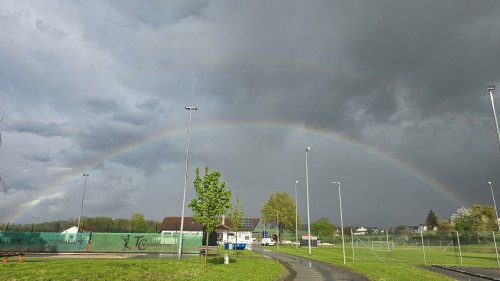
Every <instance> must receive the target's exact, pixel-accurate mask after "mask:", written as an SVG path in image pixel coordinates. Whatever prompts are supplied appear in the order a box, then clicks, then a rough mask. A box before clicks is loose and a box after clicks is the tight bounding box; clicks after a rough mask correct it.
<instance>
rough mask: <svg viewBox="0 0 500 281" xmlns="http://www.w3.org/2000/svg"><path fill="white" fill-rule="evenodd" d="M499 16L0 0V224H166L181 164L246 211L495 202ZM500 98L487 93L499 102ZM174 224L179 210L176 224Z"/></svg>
mask: <svg viewBox="0 0 500 281" xmlns="http://www.w3.org/2000/svg"><path fill="white" fill-rule="evenodd" d="M499 15H500V2H499V1H494V0H491V1H488V0H482V1H467V0H463V1H456V0H453V1H451V0H450V1H445V0H442V1H434V0H432V1H425V0H418V1H417V0H414V1H399V0H394V1H380V0H377V1H355V0H350V1H330V0H329V1H319V0H318V1H229V0H228V1H184V0H183V1H118V0H116V1H19V0H12V1H9V0H4V1H1V3H0V26H1V28H0V115H1V116H4V119H3V123H0V131H1V133H2V135H1V136H2V140H3V143H2V146H1V147H0V175H1V176H2V178H3V179H4V180H5V183H6V188H7V194H6V195H2V196H0V222H4V223H6V222H11V223H12V222H19V223H31V222H41V221H51V220H60V219H69V218H76V217H78V215H79V211H80V203H81V198H82V192H83V186H84V180H85V178H84V177H82V174H83V173H89V174H90V176H89V178H88V183H87V193H86V197H85V205H84V210H83V214H84V215H85V216H109V217H113V218H130V217H131V215H132V214H133V213H135V212H139V213H143V214H144V215H145V217H146V219H151V220H161V219H162V218H163V217H164V216H179V215H180V213H181V201H182V190H183V185H184V161H185V156H186V138H187V123H188V112H187V111H186V110H185V109H184V106H187V105H191V106H197V107H198V108H199V110H198V111H195V112H193V118H192V134H191V149H190V161H189V164H190V168H189V177H188V182H189V184H188V193H187V198H188V201H189V200H190V198H192V197H193V196H194V188H193V187H192V181H193V178H194V170H195V168H196V167H201V168H202V169H203V167H204V166H205V165H207V166H208V167H209V168H210V169H218V170H220V171H221V173H222V176H223V180H225V181H226V183H227V187H228V188H230V189H232V190H233V196H240V197H241V202H242V205H243V206H244V209H245V212H246V215H247V216H259V215H260V209H261V207H262V205H263V204H264V203H265V201H266V200H267V199H268V197H269V195H270V194H272V193H274V192H278V191H286V192H289V193H290V195H291V196H293V194H294V183H295V180H298V181H299V184H298V186H297V187H298V202H299V204H298V206H299V212H300V214H301V216H302V222H306V200H305V198H306V184H305V177H306V175H305V174H306V173H305V147H306V146H311V147H312V149H311V151H310V152H309V153H308V160H309V161H308V168H309V193H310V201H311V208H310V209H311V218H312V219H316V218H319V217H328V218H330V219H331V221H332V222H333V223H335V224H339V222H340V217H339V211H338V192H337V189H336V187H335V186H334V185H332V183H331V182H332V181H340V182H341V183H342V203H343V207H344V210H343V211H344V223H345V224H346V225H364V226H380V227H384V226H396V225H401V224H419V223H423V222H424V221H425V217H426V215H427V213H428V211H429V209H433V210H434V211H435V213H436V214H437V216H438V217H439V218H440V219H448V218H449V217H450V216H451V214H452V213H454V212H455V211H456V209H457V208H459V207H461V206H466V207H468V206H470V205H471V204H474V203H479V204H490V205H491V204H492V200H491V192H490V189H489V187H488V185H487V184H486V182H487V181H492V182H493V185H494V188H495V190H496V191H497V194H498V195H499V196H500V150H499V148H498V143H497V138H496V131H495V124H494V121H493V114H492V110H491V102H490V100H489V95H488V92H487V90H486V86H488V85H490V84H498V85H499V87H500V83H499V82H500V53H499V50H500V17H499ZM499 92H500V89H499V90H498V91H497V92H496V93H495V95H496V98H497V101H498V102H497V106H498V107H500V94H498V93H499ZM190 214H191V211H190V210H189V209H188V210H187V215H190Z"/></svg>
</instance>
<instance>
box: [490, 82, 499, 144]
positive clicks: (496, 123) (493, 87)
mask: <svg viewBox="0 0 500 281" xmlns="http://www.w3.org/2000/svg"><path fill="white" fill-rule="evenodd" d="M487 89H488V91H489V92H490V98H491V108H492V109H493V118H495V126H496V128H497V138H498V148H500V130H499V129H498V119H497V112H496V111H495V102H494V100H493V91H494V90H495V86H488V88H487Z"/></svg>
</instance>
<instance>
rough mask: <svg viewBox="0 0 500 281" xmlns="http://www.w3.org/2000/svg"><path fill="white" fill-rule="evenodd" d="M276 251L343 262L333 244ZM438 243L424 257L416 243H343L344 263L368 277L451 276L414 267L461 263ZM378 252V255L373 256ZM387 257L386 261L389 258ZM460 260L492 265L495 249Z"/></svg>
mask: <svg viewBox="0 0 500 281" xmlns="http://www.w3.org/2000/svg"><path fill="white" fill-rule="evenodd" d="M279 249H280V252H284V253H289V254H294V255H299V256H303V257H307V258H311V259H316V260H321V261H324V262H327V263H331V264H335V265H340V266H344V265H343V264H342V263H343V261H342V248H341V247H340V245H337V246H320V247H318V248H313V249H312V255H309V254H308V248H307V247H302V248H299V250H295V248H294V247H293V246H280V248H279ZM442 249H443V248H442V247H426V250H425V260H426V263H425V262H424V255H423V252H422V249H421V248H419V247H408V248H399V247H396V249H395V251H391V252H390V256H389V255H388V253H387V251H373V252H372V251H370V250H369V249H368V248H366V247H355V248H354V261H353V255H352V247H351V245H350V244H347V245H346V265H345V267H347V268H349V269H351V270H352V271H356V272H359V273H361V274H362V275H365V276H367V277H369V278H370V279H371V280H451V279H449V278H447V277H445V276H442V275H438V274H434V273H431V272H429V271H427V270H423V269H421V268H418V266H419V265H424V264H427V265H431V264H436V265H461V260H460V255H459V253H457V252H453V249H451V250H450V249H448V250H446V251H442ZM377 256H378V257H377ZM389 258H390V261H389ZM462 262H463V263H464V265H467V266H478V267H489V268H496V267H498V266H497V260H496V255H495V253H462Z"/></svg>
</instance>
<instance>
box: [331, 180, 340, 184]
mask: <svg viewBox="0 0 500 281" xmlns="http://www.w3.org/2000/svg"><path fill="white" fill-rule="evenodd" d="M332 183H334V184H338V185H340V182H339V181H332Z"/></svg>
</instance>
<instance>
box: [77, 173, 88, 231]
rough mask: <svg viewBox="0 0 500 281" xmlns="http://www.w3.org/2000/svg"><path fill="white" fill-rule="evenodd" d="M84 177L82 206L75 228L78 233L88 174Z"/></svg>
mask: <svg viewBox="0 0 500 281" xmlns="http://www.w3.org/2000/svg"><path fill="white" fill-rule="evenodd" d="M83 176H84V177H85V184H84V185H83V196H82V205H81V206H80V215H79V216H78V226H77V227H76V228H77V230H76V231H78V232H80V220H81V218H82V212H83V200H85V189H87V177H88V176H89V174H83Z"/></svg>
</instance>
